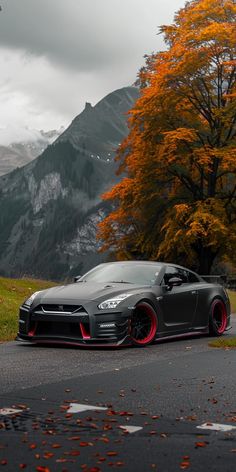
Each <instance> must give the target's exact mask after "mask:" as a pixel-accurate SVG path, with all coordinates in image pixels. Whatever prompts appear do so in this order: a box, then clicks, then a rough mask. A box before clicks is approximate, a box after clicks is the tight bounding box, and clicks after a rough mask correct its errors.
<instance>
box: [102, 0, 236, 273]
mask: <svg viewBox="0 0 236 472" xmlns="http://www.w3.org/2000/svg"><path fill="white" fill-rule="evenodd" d="M160 30H161V33H163V34H164V39H165V43H166V46H167V49H166V51H164V52H163V51H162V52H158V53H157V54H152V56H150V57H147V61H146V66H145V67H144V68H143V69H141V71H140V73H139V81H140V85H141V87H140V89H141V96H140V98H139V99H138V101H137V102H136V104H135V106H134V108H133V109H132V110H131V112H130V132H129V135H128V138H127V139H126V140H125V141H124V142H123V143H122V146H121V148H120V150H119V154H118V157H117V159H118V160H120V168H119V172H120V174H121V175H122V176H123V178H122V180H121V181H120V182H119V183H118V184H116V185H115V186H114V187H113V188H112V189H111V190H110V191H108V192H107V193H106V194H105V195H103V198H104V199H105V200H107V201H110V202H111V203H112V205H113V210H112V212H111V213H110V214H109V215H108V216H107V217H106V218H105V219H104V220H103V222H102V223H100V225H99V231H98V237H99V238H100V239H101V240H102V243H103V246H102V250H107V249H109V250H112V251H113V253H114V254H115V256H116V258H117V259H133V258H140V259H152V260H157V259H159V260H166V261H169V260H172V261H175V262H179V263H182V264H188V265H189V266H191V267H192V268H194V269H196V270H198V271H199V272H200V273H202V274H208V273H210V271H211V267H212V264H213V262H214V261H215V260H222V259H224V258H227V257H229V258H232V257H233V256H234V254H235V249H236V234H235V233H236V232H235V230H236V179H235V173H236V4H235V3H234V2H233V1H232V0H225V1H220V0H195V1H191V2H187V3H186V5H185V7H184V8H183V9H181V10H180V11H179V12H178V13H177V14H176V16H175V19H174V23H173V24H172V25H170V26H162V27H161V28H160Z"/></svg>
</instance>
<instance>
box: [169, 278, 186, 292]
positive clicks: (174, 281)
mask: <svg viewBox="0 0 236 472" xmlns="http://www.w3.org/2000/svg"><path fill="white" fill-rule="evenodd" d="M182 283H183V280H182V279H180V277H171V279H169V281H168V288H169V290H172V288H173V287H179V286H180V285H182Z"/></svg>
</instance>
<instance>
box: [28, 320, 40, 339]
mask: <svg viewBox="0 0 236 472" xmlns="http://www.w3.org/2000/svg"><path fill="white" fill-rule="evenodd" d="M37 326H38V323H37V321H36V322H35V324H34V327H33V328H32V329H31V330H30V331H29V332H28V336H31V337H32V336H35V333H36V329H37Z"/></svg>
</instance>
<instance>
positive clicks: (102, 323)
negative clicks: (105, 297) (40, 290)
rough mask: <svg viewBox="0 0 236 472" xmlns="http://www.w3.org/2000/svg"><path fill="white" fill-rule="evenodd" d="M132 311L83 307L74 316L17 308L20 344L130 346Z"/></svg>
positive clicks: (72, 314)
mask: <svg viewBox="0 0 236 472" xmlns="http://www.w3.org/2000/svg"><path fill="white" fill-rule="evenodd" d="M131 318H132V309H129V308H125V309H124V310H123V311H118V310H110V311H107V310H103V311H101V310H98V308H97V306H96V305H95V306H89V307H83V311H81V310H80V311H79V312H76V313H67V314H65V313H63V312H62V313H56V312H55V313H53V312H50V313H45V312H44V311H43V309H42V306H41V305H40V306H36V307H34V308H33V309H29V308H27V307H25V306H24V305H23V306H21V307H20V314H19V332H18V334H17V339H18V340H19V341H28V342H31V343H38V344H39V343H51V344H54V343H58V344H70V345H81V346H85V345H90V346H91V345H94V346H121V345H129V344H131V339H130V336H129V332H130V320H131Z"/></svg>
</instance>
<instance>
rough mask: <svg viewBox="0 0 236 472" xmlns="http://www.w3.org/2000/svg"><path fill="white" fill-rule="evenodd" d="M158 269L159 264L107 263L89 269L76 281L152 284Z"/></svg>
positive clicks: (159, 267)
mask: <svg viewBox="0 0 236 472" xmlns="http://www.w3.org/2000/svg"><path fill="white" fill-rule="evenodd" d="M160 269H161V265H160V264H143V263H142V264H139V263H138V262H137V263H135V264H133V263H119V262H117V263H113V264H109V263H107V264H101V265H99V266H97V267H95V268H94V269H92V270H90V271H89V272H87V274H85V275H84V276H83V277H81V278H80V279H79V280H78V282H100V283H129V284H138V285H153V284H154V283H155V281H156V278H157V276H158V274H159V272H160Z"/></svg>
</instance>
